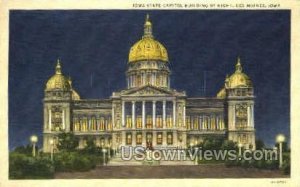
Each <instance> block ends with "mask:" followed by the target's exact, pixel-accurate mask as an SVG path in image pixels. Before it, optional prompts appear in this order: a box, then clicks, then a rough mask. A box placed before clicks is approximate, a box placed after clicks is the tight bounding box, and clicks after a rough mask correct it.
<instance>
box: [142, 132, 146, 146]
mask: <svg viewBox="0 0 300 187" xmlns="http://www.w3.org/2000/svg"><path fill="white" fill-rule="evenodd" d="M142 136H143V137H142V146H143V147H146V132H145V131H143V132H142Z"/></svg>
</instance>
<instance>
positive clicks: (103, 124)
mask: <svg viewBox="0 0 300 187" xmlns="http://www.w3.org/2000/svg"><path fill="white" fill-rule="evenodd" d="M100 130H101V131H104V130H105V120H104V117H101V118H100Z"/></svg>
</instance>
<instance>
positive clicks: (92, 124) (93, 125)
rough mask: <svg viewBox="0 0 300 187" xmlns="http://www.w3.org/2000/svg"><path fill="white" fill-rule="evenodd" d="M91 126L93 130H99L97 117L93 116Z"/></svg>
mask: <svg viewBox="0 0 300 187" xmlns="http://www.w3.org/2000/svg"><path fill="white" fill-rule="evenodd" d="M91 126H92V130H93V131H95V130H97V121H96V118H95V117H92V121H91Z"/></svg>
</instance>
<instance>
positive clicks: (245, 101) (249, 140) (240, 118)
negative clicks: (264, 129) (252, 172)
mask: <svg viewBox="0 0 300 187" xmlns="http://www.w3.org/2000/svg"><path fill="white" fill-rule="evenodd" d="M217 97H219V98H223V99H225V101H226V107H227V108H226V109H227V125H228V139H229V140H233V141H234V142H237V143H241V144H242V145H243V146H244V147H245V148H246V149H255V129H254V98H255V97H254V92H253V85H252V82H251V80H250V78H249V77H248V76H247V75H246V74H245V73H243V68H242V64H241V60H240V58H239V57H238V59H237V63H236V65H235V72H234V73H233V74H232V75H231V76H227V77H226V79H225V86H224V88H223V89H221V91H220V92H219V93H218V95H217Z"/></svg>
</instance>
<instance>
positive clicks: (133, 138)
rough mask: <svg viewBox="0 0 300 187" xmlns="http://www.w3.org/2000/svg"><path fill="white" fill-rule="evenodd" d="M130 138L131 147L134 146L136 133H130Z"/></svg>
mask: <svg viewBox="0 0 300 187" xmlns="http://www.w3.org/2000/svg"><path fill="white" fill-rule="evenodd" d="M131 136H132V137H131V138H132V144H131V145H132V146H136V132H135V131H133V132H132V135H131Z"/></svg>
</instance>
